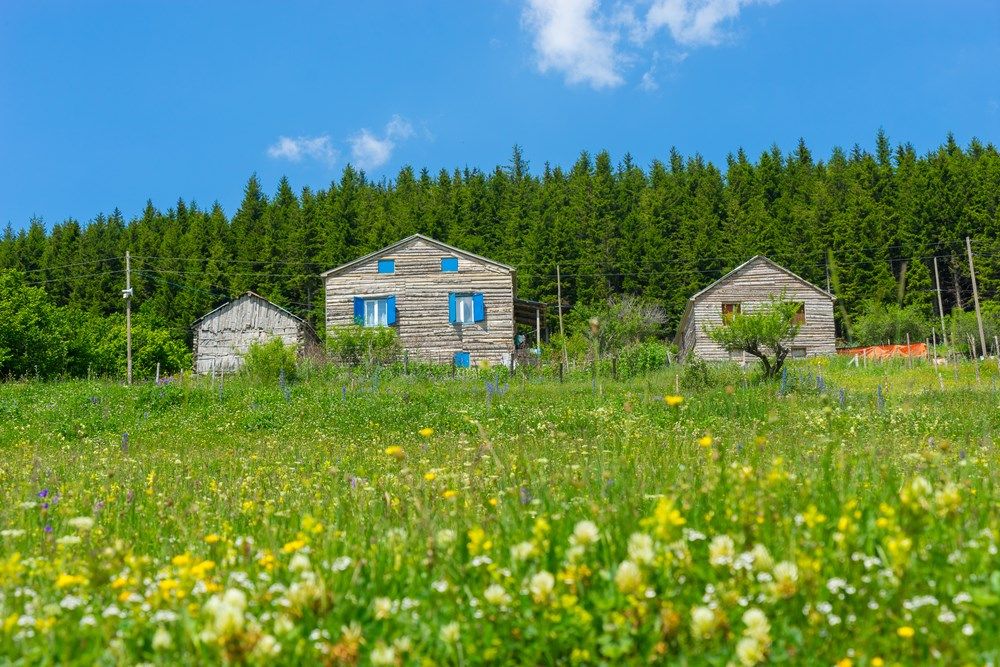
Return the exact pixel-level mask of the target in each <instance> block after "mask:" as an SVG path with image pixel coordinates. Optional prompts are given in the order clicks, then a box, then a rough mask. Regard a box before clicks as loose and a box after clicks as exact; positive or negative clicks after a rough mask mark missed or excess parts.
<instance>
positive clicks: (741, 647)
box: [736, 637, 765, 667]
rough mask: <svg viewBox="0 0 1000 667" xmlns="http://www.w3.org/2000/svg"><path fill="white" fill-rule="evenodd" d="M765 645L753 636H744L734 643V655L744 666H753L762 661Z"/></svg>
mask: <svg viewBox="0 0 1000 667" xmlns="http://www.w3.org/2000/svg"><path fill="white" fill-rule="evenodd" d="M764 650H765V647H764V646H762V645H761V643H760V642H759V641H757V640H756V639H754V638H753V637H744V638H743V639H741V640H740V641H739V642H737V644H736V657H737V659H739V661H740V664H741V665H744V667H753V665H757V664H759V663H761V662H763V661H764Z"/></svg>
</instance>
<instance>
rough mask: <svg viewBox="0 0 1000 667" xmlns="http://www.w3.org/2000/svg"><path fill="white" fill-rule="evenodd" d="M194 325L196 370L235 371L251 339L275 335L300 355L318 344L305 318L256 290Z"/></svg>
mask: <svg viewBox="0 0 1000 667" xmlns="http://www.w3.org/2000/svg"><path fill="white" fill-rule="evenodd" d="M191 328H192V329H193V330H194V332H193V333H194V335H193V339H194V343H193V345H194V370H195V372H196V373H213V372H225V373H230V372H233V371H235V370H237V369H238V368H239V367H240V366H242V365H243V355H244V354H245V353H246V351H247V350H248V349H249V348H250V344H251V343H266V342H267V341H269V340H271V339H272V338H280V339H281V340H283V341H284V342H285V344H286V345H295V346H296V348H297V349H298V351H299V354H300V355H303V354H306V353H307V352H310V351H311V350H312V349H313V348H314V347H318V346H319V339H318V338H317V336H316V333H315V332H314V331H313V329H312V327H310V326H309V324H308V323H307V322H306V321H305V320H303V319H302V318H301V317H298V316H296V315H293V314H292V313H290V312H288V311H287V310H285V309H284V308H282V307H281V306H278V305H275V304H273V303H271V302H270V301H268V300H267V299H265V298H264V297H262V296H260V295H259V294H255V293H253V292H247V293H246V294H244V295H243V296H241V297H239V298H237V299H234V300H233V301H230V302H228V303H224V304H222V305H221V306H219V307H218V308H216V309H215V310H213V311H211V312H210V313H206V314H205V315H202V316H201V317H200V318H198V319H197V320H195V322H194V324H192V325H191Z"/></svg>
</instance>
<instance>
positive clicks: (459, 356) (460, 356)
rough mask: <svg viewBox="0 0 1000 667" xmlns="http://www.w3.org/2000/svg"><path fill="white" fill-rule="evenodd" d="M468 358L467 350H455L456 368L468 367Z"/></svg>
mask: <svg viewBox="0 0 1000 667" xmlns="http://www.w3.org/2000/svg"><path fill="white" fill-rule="evenodd" d="M470 365H471V364H470V359H469V353H468V352H456V353H455V367H456V368H469V366H470Z"/></svg>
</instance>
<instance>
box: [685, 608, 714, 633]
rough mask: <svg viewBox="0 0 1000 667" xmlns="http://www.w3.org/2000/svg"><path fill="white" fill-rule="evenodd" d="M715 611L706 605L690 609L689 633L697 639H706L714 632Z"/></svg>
mask: <svg viewBox="0 0 1000 667" xmlns="http://www.w3.org/2000/svg"><path fill="white" fill-rule="evenodd" d="M715 626H716V618H715V612H714V611H712V610H711V609H709V608H708V607H695V608H694V609H692V610H691V634H692V635H694V636H695V637H696V638H698V639H708V638H709V637H711V636H712V633H713V632H715Z"/></svg>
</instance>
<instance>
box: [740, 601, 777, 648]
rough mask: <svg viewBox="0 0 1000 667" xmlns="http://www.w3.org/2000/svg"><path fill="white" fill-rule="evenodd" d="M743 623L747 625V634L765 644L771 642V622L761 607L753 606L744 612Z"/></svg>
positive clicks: (745, 632) (745, 631)
mask: <svg viewBox="0 0 1000 667" xmlns="http://www.w3.org/2000/svg"><path fill="white" fill-rule="evenodd" d="M743 623H744V625H746V626H747V627H746V630H744V634H745V635H747V636H748V637H753V638H754V639H756V640H757V641H759V642H761V643H764V644H767V643H770V641H771V637H770V633H771V624H770V623H769V622H768V620H767V616H766V615H765V614H764V612H762V611H761V610H760V609H757V608H756V607H753V608H751V609H747V610H746V611H745V612H743Z"/></svg>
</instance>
